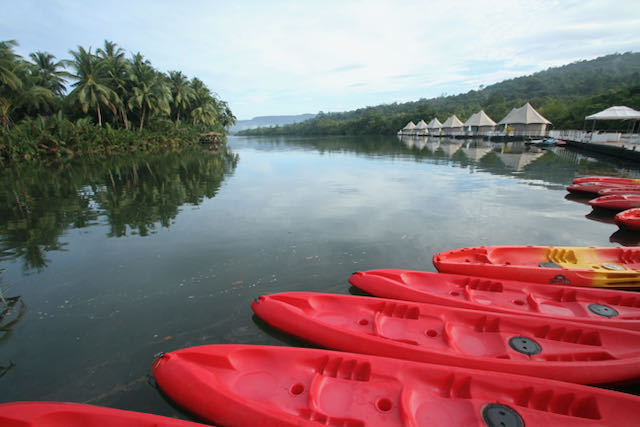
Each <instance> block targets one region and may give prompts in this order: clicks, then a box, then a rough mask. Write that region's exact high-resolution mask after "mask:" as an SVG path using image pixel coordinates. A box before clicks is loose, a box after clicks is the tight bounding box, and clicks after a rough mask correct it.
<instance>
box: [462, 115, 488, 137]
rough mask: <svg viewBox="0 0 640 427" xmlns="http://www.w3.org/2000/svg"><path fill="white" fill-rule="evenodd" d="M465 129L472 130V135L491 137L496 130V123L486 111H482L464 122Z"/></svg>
mask: <svg viewBox="0 0 640 427" xmlns="http://www.w3.org/2000/svg"><path fill="white" fill-rule="evenodd" d="M464 127H465V128H468V129H469V130H470V132H471V135H489V134H490V133H491V132H493V131H494V130H495V128H496V122H494V121H493V120H492V119H491V117H489V116H488V115H487V113H485V112H484V110H480V111H478V112H477V113H475V114H472V115H471V117H469V119H468V120H467V121H466V122H464Z"/></svg>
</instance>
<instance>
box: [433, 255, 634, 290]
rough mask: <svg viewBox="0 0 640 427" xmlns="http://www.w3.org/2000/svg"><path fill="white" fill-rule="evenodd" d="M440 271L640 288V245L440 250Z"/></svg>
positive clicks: (437, 262) (437, 259)
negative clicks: (622, 246) (625, 246)
mask: <svg viewBox="0 0 640 427" xmlns="http://www.w3.org/2000/svg"><path fill="white" fill-rule="evenodd" d="M433 264H434V265H435V267H436V268H437V269H438V271H440V272H441V273H451V274H463V275H467V276H482V277H494V278H496V279H501V280H502V279H504V280H520V281H527V282H536V283H549V284H558V285H573V286H596V287H611V288H625V287H626V288H633V287H640V271H638V270H640V248H620V247H611V248H608V247H599V248H597V247H577V246H478V247H475V248H460V249H453V250H450V251H444V252H440V253H437V254H435V255H434V256H433Z"/></svg>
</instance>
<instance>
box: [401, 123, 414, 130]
mask: <svg viewBox="0 0 640 427" xmlns="http://www.w3.org/2000/svg"><path fill="white" fill-rule="evenodd" d="M415 128H416V125H415V124H414V123H413V122H409V123H407V125H406V126H405V127H403V128H402V130H413V129H415Z"/></svg>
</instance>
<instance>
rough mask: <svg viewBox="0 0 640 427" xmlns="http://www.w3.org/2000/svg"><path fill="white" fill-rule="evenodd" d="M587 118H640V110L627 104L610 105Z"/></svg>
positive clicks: (586, 118)
mask: <svg viewBox="0 0 640 427" xmlns="http://www.w3.org/2000/svg"><path fill="white" fill-rule="evenodd" d="M584 119H585V120H640V111H636V110H634V109H633V108H629V107H625V106H621V105H618V106H615V107H609V108H607V109H606V110H602V111H600V112H599V113H595V114H592V115H590V116H587V117H585V118H584Z"/></svg>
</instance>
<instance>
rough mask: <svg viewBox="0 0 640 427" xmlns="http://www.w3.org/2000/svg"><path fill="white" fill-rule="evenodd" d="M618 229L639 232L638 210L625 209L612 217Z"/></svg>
mask: <svg viewBox="0 0 640 427" xmlns="http://www.w3.org/2000/svg"><path fill="white" fill-rule="evenodd" d="M614 221H615V222H616V224H617V225H618V227H624V228H626V229H628V230H632V231H640V208H633V209H627V210H626V211H622V212H620V213H618V214H617V215H616V216H615V217H614Z"/></svg>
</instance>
